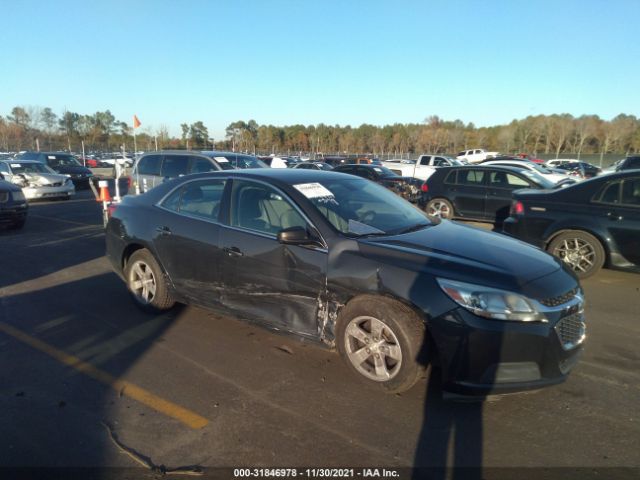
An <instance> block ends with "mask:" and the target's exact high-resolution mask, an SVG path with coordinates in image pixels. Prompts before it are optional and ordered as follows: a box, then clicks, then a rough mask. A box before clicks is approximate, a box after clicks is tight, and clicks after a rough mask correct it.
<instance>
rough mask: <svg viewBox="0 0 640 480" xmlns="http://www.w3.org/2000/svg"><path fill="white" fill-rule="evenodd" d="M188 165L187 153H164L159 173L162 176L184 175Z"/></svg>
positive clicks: (174, 176)
mask: <svg viewBox="0 0 640 480" xmlns="http://www.w3.org/2000/svg"><path fill="white" fill-rule="evenodd" d="M188 167H189V156H188V155H165V157H164V160H163V161H162V169H161V172H160V175H161V176H162V177H168V178H176V177H179V176H180V175H186V174H187V169H188Z"/></svg>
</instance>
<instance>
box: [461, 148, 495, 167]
mask: <svg viewBox="0 0 640 480" xmlns="http://www.w3.org/2000/svg"><path fill="white" fill-rule="evenodd" d="M498 155H500V153H499V152H487V151H486V150H485V149H483V148H474V149H472V150H463V151H462V152H459V153H458V155H456V158H457V159H458V160H462V161H464V162H467V163H480V162H481V161H483V160H486V159H487V158H492V157H497V156H498Z"/></svg>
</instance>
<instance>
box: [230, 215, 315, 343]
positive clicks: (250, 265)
mask: <svg viewBox="0 0 640 480" xmlns="http://www.w3.org/2000/svg"><path fill="white" fill-rule="evenodd" d="M222 246H223V248H222V252H223V266H222V281H223V283H224V288H223V292H222V303H223V304H224V305H225V307H227V308H229V309H231V310H233V311H235V312H236V314H238V315H239V316H242V317H245V318H247V319H249V320H255V321H259V322H262V323H266V324H268V325H269V326H272V327H275V328H278V329H282V330H287V331H291V332H296V333H301V334H305V335H310V336H317V335H318V325H319V320H318V310H319V306H320V305H323V303H324V302H325V283H326V265H327V253H326V251H325V250H321V249H318V248H313V247H301V246H295V245H282V244H281V243H279V242H278V240H277V239H276V238H275V237H271V236H268V235H262V234H260V233H257V232H249V231H243V230H240V229H235V228H233V227H226V228H223V229H222ZM320 321H322V319H320Z"/></svg>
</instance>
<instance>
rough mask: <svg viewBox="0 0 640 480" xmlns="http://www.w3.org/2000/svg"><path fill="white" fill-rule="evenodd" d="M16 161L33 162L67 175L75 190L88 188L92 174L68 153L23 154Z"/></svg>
mask: <svg viewBox="0 0 640 480" xmlns="http://www.w3.org/2000/svg"><path fill="white" fill-rule="evenodd" d="M16 160H35V161H37V162H40V163H44V164H45V165H48V166H49V167H51V168H52V169H53V170H54V171H55V172H57V173H62V174H66V175H69V176H70V177H71V180H72V181H73V184H74V185H75V187H76V188H77V189H80V188H89V181H90V180H91V177H93V172H92V171H91V170H89V169H88V168H87V167H83V166H82V165H80V162H78V160H77V159H76V157H74V156H73V155H71V154H69V153H64V152H24V153H21V154H20V155H18V156H17V157H16Z"/></svg>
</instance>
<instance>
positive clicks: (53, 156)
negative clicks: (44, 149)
mask: <svg viewBox="0 0 640 480" xmlns="http://www.w3.org/2000/svg"><path fill="white" fill-rule="evenodd" d="M47 158H48V159H49V160H55V159H56V156H55V155H47Z"/></svg>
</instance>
